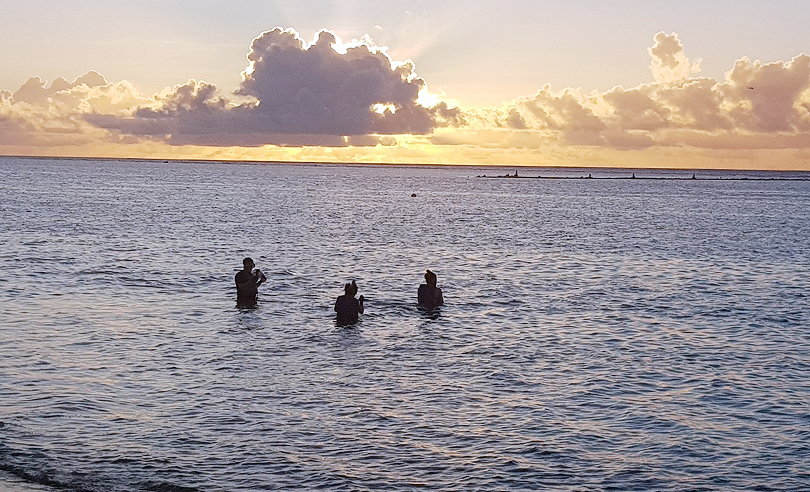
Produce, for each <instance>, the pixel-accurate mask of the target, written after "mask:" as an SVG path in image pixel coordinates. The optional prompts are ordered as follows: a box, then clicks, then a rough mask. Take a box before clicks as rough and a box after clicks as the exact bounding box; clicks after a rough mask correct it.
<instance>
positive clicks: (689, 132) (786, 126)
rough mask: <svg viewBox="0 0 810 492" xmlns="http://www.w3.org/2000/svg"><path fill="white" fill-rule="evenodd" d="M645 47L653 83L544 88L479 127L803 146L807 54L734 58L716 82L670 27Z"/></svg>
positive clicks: (597, 139) (606, 142)
mask: <svg viewBox="0 0 810 492" xmlns="http://www.w3.org/2000/svg"><path fill="white" fill-rule="evenodd" d="M653 41H654V44H653V46H652V47H651V48H650V49H649V50H648V51H649V54H650V56H651V58H652V62H651V64H650V69H651V71H652V75H653V79H654V82H652V83H648V84H642V85H639V86H637V87H632V88H625V87H620V86H619V87H614V88H613V89H610V90H608V91H606V92H593V93H589V94H584V93H582V92H581V91H579V90H576V89H564V90H561V91H553V90H552V89H551V88H550V87H548V86H546V87H544V88H543V89H541V90H540V91H538V92H537V93H535V94H533V95H532V96H528V97H524V98H520V99H518V100H516V101H514V102H513V103H512V104H511V105H509V107H507V108H506V109H504V110H499V111H490V112H488V113H487V114H486V115H483V114H481V113H478V114H477V115H475V116H477V118H473V117H470V119H471V120H474V121H477V122H478V126H479V128H480V127H489V126H491V125H492V122H495V126H499V127H501V128H505V129H510V130H513V131H522V132H533V134H534V136H535V137H534V138H535V139H537V140H542V141H544V142H546V143H556V144H563V145H565V144H571V145H590V146H607V147H614V148H645V147H652V146H695V147H701V148H740V147H743V148H774V147H776V146H780V145H781V146H783V147H785V148H804V147H810V56H808V55H805V54H801V55H798V56H796V57H794V58H793V59H791V60H789V61H786V62H785V61H777V62H772V63H762V62H760V61H755V62H752V61H750V60H749V59H748V58H742V59H740V60H738V61H737V62H736V63H735V65H734V67H733V68H732V69H731V70H730V71H728V72H727V73H726V74H725V78H724V80H722V81H718V80H715V79H713V78H707V77H700V76H698V75H697V73H698V72H699V63H692V62H690V61H689V59H688V58H687V57H686V55H685V53H684V50H683V45H682V43H681V41H680V40H679V38H678V35H677V34H675V33H672V34H665V33H658V34H656V35H655V37H654V38H653Z"/></svg>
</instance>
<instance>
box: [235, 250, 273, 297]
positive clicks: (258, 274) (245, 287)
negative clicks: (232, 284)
mask: <svg viewBox="0 0 810 492" xmlns="http://www.w3.org/2000/svg"><path fill="white" fill-rule="evenodd" d="M242 266H243V269H242V270H241V271H239V273H237V274H236V277H234V280H235V281H236V305H237V306H239V307H253V306H255V305H256V300H257V297H258V295H259V286H260V285H262V284H263V283H264V282H265V281H266V280H267V277H265V276H264V274H263V273H262V271H261V270H259V269H258V268H257V269H256V270H254V269H253V267H255V266H256V265H255V264H254V263H253V260H252V259H250V258H245V259H244V260H242Z"/></svg>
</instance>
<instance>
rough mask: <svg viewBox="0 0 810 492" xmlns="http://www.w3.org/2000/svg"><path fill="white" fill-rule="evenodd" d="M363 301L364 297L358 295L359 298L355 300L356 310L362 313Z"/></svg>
mask: <svg viewBox="0 0 810 492" xmlns="http://www.w3.org/2000/svg"><path fill="white" fill-rule="evenodd" d="M363 301H365V298H364V297H363V296H360V299H358V300H357V305H358V309H357V312H358V313H360V314H363V311H364V310H365V308H364V307H363Z"/></svg>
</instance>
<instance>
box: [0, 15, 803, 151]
mask: <svg viewBox="0 0 810 492" xmlns="http://www.w3.org/2000/svg"><path fill="white" fill-rule="evenodd" d="M648 52H649V55H650V58H651V63H650V70H651V75H652V81H651V82H648V83H643V84H641V85H638V86H636V87H631V88H625V87H621V86H617V87H614V88H611V89H609V90H607V91H605V92H591V93H583V92H582V91H580V90H579V89H574V88H567V89H563V90H561V91H554V90H552V88H551V87H549V86H544V87H543V88H542V89H540V90H539V91H538V92H536V93H535V94H533V95H529V96H525V97H522V98H519V99H517V100H515V101H512V102H511V103H508V104H505V105H504V107H502V108H496V109H493V108H490V109H480V108H479V109H476V108H452V107H450V106H449V105H448V104H446V103H444V102H441V101H438V99H436V98H433V100H434V101H438V102H434V103H432V104H429V103H426V102H425V101H428V100H431V99H430V98H429V97H428V96H429V94H428V93H427V83H426V81H425V80H424V79H422V78H421V77H419V76H418V75H417V73H416V67H415V64H414V63H413V62H412V61H410V60H408V61H405V62H396V61H393V60H391V58H390V57H389V56H388V55H387V53H386V50H385V49H384V48H379V47H377V46H375V45H374V43H373V41H372V40H371V39H370V38H368V37H364V38H363V39H361V40H355V41H352V42H350V43H343V42H342V41H341V40H340V39H339V38H338V37H337V36H336V35H335V34H334V33H332V32H330V31H327V30H323V31H320V32H319V33H318V34H317V35H316V38H315V40H314V41H313V42H311V43H307V42H305V41H304V40H303V39H302V38H301V37H300V35H299V34H298V33H297V32H295V31H294V30H292V29H287V30H283V29H281V28H276V29H273V30H271V31H267V32H264V33H262V34H261V35H260V36H259V37H257V38H256V39H254V40H253V42H252V44H251V46H250V50H249V52H248V55H247V57H248V62H249V65H248V67H247V68H246V69H245V71H244V72H243V73H242V82H241V84H240V86H239V87H238V89H237V90H236V91H234V92H232V93H230V94H225V93H223V91H222V90H221V89H220V88H218V87H215V86H213V85H211V84H207V83H205V82H203V81H196V80H190V81H188V82H187V83H184V84H180V85H177V86H175V87H171V88H167V89H164V90H163V91H162V92H161V93H159V94H156V95H153V96H151V97H146V96H144V95H142V94H140V93H139V92H138V90H137V89H136V88H135V87H134V86H133V85H132V84H131V83H129V82H126V81H122V82H117V83H110V82H107V81H106V80H105V79H104V77H103V76H102V75H101V74H98V73H96V72H89V73H87V74H85V75H83V76H81V77H79V78H78V79H76V80H75V81H74V82H72V83H70V82H68V81H66V80H64V79H57V80H55V81H54V82H53V83H52V84H51V85H50V86H49V87H46V84H45V83H44V82H43V81H42V80H40V79H39V78H36V77H34V78H31V79H29V80H28V81H27V82H26V83H25V84H23V86H22V87H20V89H19V90H17V91H16V92H14V93H11V92H9V91H2V92H0V145H15V146H17V147H19V146H31V147H48V146H65V145H76V146H79V145H87V144H90V143H93V142H106V143H112V144H127V143H141V142H158V143H164V144H168V145H175V146H176V145H195V146H218V147H230V146H241V147H252V146H264V145H276V146H279V145H280V146H295V147H307V146H329V147H346V146H375V145H396V144H397V141H398V138H400V137H401V136H409V135H410V136H413V135H416V136H423V137H424V138H426V141H427V142H430V143H431V144H433V145H434V146H464V147H481V148H506V149H510V148H511V149H529V150H531V149H540V148H545V147H549V146H555V147H586V148H600V147H601V148H610V149H648V148H651V147H693V148H702V149H808V148H810V56H808V55H806V54H800V55H797V56H795V57H794V58H793V59H791V60H789V61H777V62H771V63H762V62H760V61H751V60H749V59H748V58H741V59H739V60H737V62H736V63H735V64H734V66H733V67H732V68H731V70H729V71H728V72H726V74H725V78H724V80H722V81H718V80H715V79H713V78H708V77H701V76H700V75H699V74H700V61H699V60H697V61H694V62H693V61H690V60H689V59H688V57H687V56H686V54H685V51H684V47H683V44H682V43H681V41H680V39H679V38H678V35H677V34H676V33H671V34H666V33H663V32H660V33H658V34H656V35H655V36H654V38H653V45H652V46H651V47H650V48H649V49H648Z"/></svg>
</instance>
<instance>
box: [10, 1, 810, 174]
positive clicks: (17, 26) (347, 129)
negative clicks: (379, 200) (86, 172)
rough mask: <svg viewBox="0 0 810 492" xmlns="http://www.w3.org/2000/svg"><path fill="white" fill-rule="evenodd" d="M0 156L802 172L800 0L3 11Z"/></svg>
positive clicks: (806, 130) (807, 6)
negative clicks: (751, 169) (784, 170)
mask: <svg viewBox="0 0 810 492" xmlns="http://www.w3.org/2000/svg"><path fill="white" fill-rule="evenodd" d="M0 11H2V12H3V17H4V23H3V24H4V26H3V29H2V30H0V53H2V67H3V70H1V71H0V154H4V155H43V156H52V155H56V156H93V157H101V156H103V157H148V158H160V159H164V158H166V159H168V158H184V159H185V158H201V159H250V160H293V161H329V162H334V161H341V162H342V161H349V162H386V163H389V162H390V163H437V164H490V165H510V166H514V165H552V166H619V167H623V166H631V167H674V168H692V167H695V168H753V169H801V170H810V56H808V55H807V54H805V53H810V36H808V34H807V27H806V25H807V20H808V19H810V2H807V1H804V0H801V1H799V0H778V1H774V2H762V1H750V0H734V1H718V0H703V1H691V0H683V1H677V2H663V1H661V2H659V1H641V0H635V1H629V0H627V1H612V0H606V1H591V2H586V1H576V0H574V1H568V2H562V1H559V0H557V1H545V0H533V1H525V0H521V1H517V0H502V1H500V2H479V1H475V0H467V1H455V0H450V1H435V0H434V1H421V0H410V1H408V0H402V1H379V2H368V1H348V0H344V1H338V0H335V1H321V0H314V1H307V2H293V1H268V0H263V1H258V0H256V1H253V0H251V1H239V2H225V1H212V0H194V1H192V0H187V1H172V0H164V1H156V0H154V1H153V0H139V1H137V2H135V1H123V0H121V1H109V0H106V1H100V0H99V1H86V0H85V1H82V0H79V1H75V2H64V1H57V0H29V1H27V2H11V1H2V2H0Z"/></svg>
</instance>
